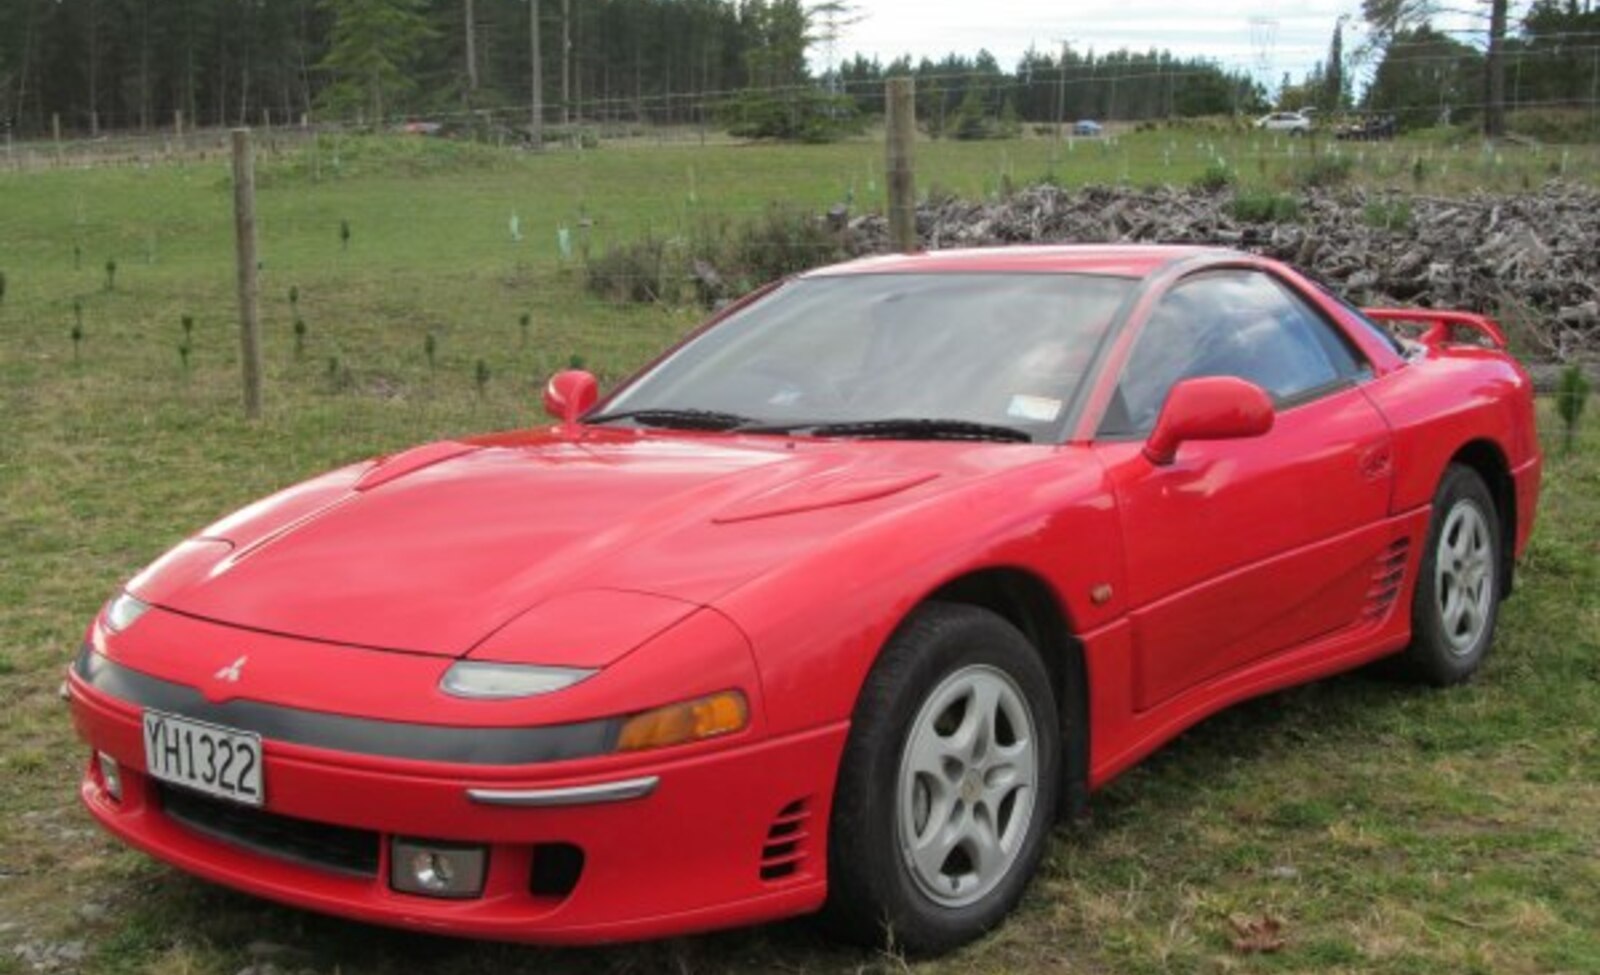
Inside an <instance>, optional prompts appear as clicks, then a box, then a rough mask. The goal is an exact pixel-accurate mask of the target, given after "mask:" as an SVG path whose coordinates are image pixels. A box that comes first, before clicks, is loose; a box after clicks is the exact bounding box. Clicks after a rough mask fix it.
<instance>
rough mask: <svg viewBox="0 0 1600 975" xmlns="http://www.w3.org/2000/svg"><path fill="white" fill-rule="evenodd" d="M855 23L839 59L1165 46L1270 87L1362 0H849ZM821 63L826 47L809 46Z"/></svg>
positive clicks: (1359, 28) (1008, 61)
mask: <svg viewBox="0 0 1600 975" xmlns="http://www.w3.org/2000/svg"><path fill="white" fill-rule="evenodd" d="M850 2H853V3H854V5H855V6H856V7H857V8H858V10H857V14H856V16H859V17H860V18H861V19H860V22H859V23H855V24H852V25H850V26H848V27H845V28H844V30H843V31H842V36H841V37H840V39H839V42H838V44H837V55H838V57H839V58H840V59H841V60H844V59H848V58H849V57H851V56H852V55H854V54H856V53H858V52H859V53H861V54H864V55H866V56H867V57H868V58H871V57H874V56H876V57H877V58H879V59H880V60H882V61H883V62H884V63H888V62H889V61H891V60H893V59H894V58H896V57H898V56H899V55H901V54H906V53H909V54H911V55H912V57H913V59H920V58H921V57H922V56H923V55H927V56H928V57H931V58H934V59H938V58H939V57H941V56H943V55H945V54H948V53H950V52H952V51H953V52H956V53H959V54H966V55H972V54H976V53H977V51H978V49H979V48H985V49H987V50H988V51H989V53H991V54H993V55H994V56H995V58H996V60H998V61H999V62H1000V65H1001V66H1002V67H1003V68H1006V69H1007V70H1010V69H1012V68H1014V67H1015V66H1016V63H1017V60H1018V59H1019V58H1020V57H1021V56H1022V53H1023V52H1024V51H1026V50H1027V49H1028V48H1029V46H1030V45H1031V46H1037V47H1038V48H1039V49H1040V50H1052V49H1055V48H1057V47H1059V45H1060V44H1061V42H1062V41H1063V40H1067V41H1070V42H1071V43H1072V45H1073V47H1075V48H1091V47H1092V48H1094V49H1095V50H1097V51H1106V50H1115V49H1117V48H1120V47H1128V48H1132V49H1135V50H1146V49H1149V48H1151V47H1155V48H1168V49H1170V50H1171V51H1172V52H1173V53H1174V54H1177V55H1180V56H1189V55H1200V56H1204V57H1209V58H1214V59H1216V60H1217V61H1220V62H1222V63H1223V64H1224V65H1226V66H1228V67H1239V68H1244V69H1247V70H1249V71H1251V72H1252V73H1254V74H1256V75H1257V77H1258V78H1259V79H1260V80H1261V81H1263V82H1266V83H1268V84H1269V85H1275V84H1276V83H1277V81H1278V79H1280V78H1281V77H1282V76H1283V73H1284V72H1285V71H1288V72H1290V73H1291V74H1292V75H1293V76H1294V77H1295V78H1296V79H1298V78H1299V77H1300V76H1301V75H1303V74H1304V73H1305V72H1306V71H1308V70H1309V69H1310V68H1311V66H1312V65H1313V64H1315V63H1316V62H1318V61H1320V60H1322V59H1323V58H1325V57H1326V56H1327V53H1328V41H1329V39H1330V38H1331V37H1332V34H1333V25H1334V23H1335V22H1336V21H1337V20H1338V18H1339V16H1340V15H1341V14H1350V15H1351V22H1350V24H1349V25H1348V26H1347V27H1346V34H1345V49H1346V50H1347V51H1349V50H1353V49H1354V48H1355V47H1356V46H1357V45H1359V44H1360V42H1361V40H1362V37H1363V34H1364V31H1363V25H1362V23H1361V18H1360V9H1361V3H1360V0H1299V2H1280V0H1189V2H1183V0H1053V2H1048V0H980V2H970V0H967V2H961V3H957V2H954V0H850ZM812 56H813V59H814V60H815V61H818V62H821V63H820V64H818V65H817V67H826V62H827V53H826V52H825V51H823V50H821V49H815V50H813V54H812Z"/></svg>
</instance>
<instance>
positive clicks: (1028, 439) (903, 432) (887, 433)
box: [746, 416, 1033, 443]
mask: <svg viewBox="0 0 1600 975" xmlns="http://www.w3.org/2000/svg"><path fill="white" fill-rule="evenodd" d="M800 430H804V431H805V432H806V433H809V434H812V435H813V436H818V437H883V438H885V439H905V440H999V441H1002V442H1005V443H1032V442H1033V437H1032V436H1031V435H1030V434H1028V433H1025V432H1023V431H1021V430H1018V429H1017V428H1016V427H1007V426H1001V425H999V424H996V423H977V422H974V421H972V420H952V419H944V418H940V417H922V416H907V417H889V418H886V419H882V420H844V421H841V422H838V423H817V424H802V425H796V426H793V427H790V428H789V430H779V429H777V428H776V427H763V428H754V429H752V430H749V431H746V432H767V431H770V432H774V433H777V432H790V431H800Z"/></svg>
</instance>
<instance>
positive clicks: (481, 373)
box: [473, 359, 489, 399]
mask: <svg viewBox="0 0 1600 975" xmlns="http://www.w3.org/2000/svg"><path fill="white" fill-rule="evenodd" d="M473 379H474V380H475V381H476V382H477V384H478V398H479V399H483V394H484V393H485V392H487V391H488V388H489V364H488V363H487V362H484V361H483V360H482V359H479V360H478V368H477V369H476V370H475V371H474V372H473Z"/></svg>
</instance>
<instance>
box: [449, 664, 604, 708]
mask: <svg viewBox="0 0 1600 975" xmlns="http://www.w3.org/2000/svg"><path fill="white" fill-rule="evenodd" d="M596 673H597V671H593V670H583V669H580V668H577V667H531V666H525V665H522V664H497V663H485V662H481V661H476V660H463V661H461V662H460V663H457V664H453V665H451V667H450V669H449V670H447V671H445V672H444V677H443V679H441V680H440V681H439V689H440V690H442V691H444V692H445V693H446V694H449V695H450V696H452V697H467V698H476V699H483V700H491V701H494V700H504V699H507V698H516V697H534V696H536V695H539V694H549V693H550V692H551V691H559V690H561V689H562V688H564V687H571V686H572V685H573V684H576V683H578V682H579V681H581V680H585V679H586V678H589V677H592V676H594V674H596Z"/></svg>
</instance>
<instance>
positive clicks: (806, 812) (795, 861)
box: [761, 799, 811, 883]
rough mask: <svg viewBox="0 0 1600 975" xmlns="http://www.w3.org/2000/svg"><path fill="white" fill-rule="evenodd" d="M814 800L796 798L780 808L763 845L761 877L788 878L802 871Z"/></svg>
mask: <svg viewBox="0 0 1600 975" xmlns="http://www.w3.org/2000/svg"><path fill="white" fill-rule="evenodd" d="M810 826H811V801H810V800H809V799H796V800H795V801H794V802H791V803H789V804H788V805H787V806H784V807H783V809H781V810H779V812H778V815H777V816H776V817H775V818H774V819H773V820H772V825H771V826H769V827H768V828H767V841H766V843H764V844H762V846H761V879H762V880H764V881H766V882H767V883H776V882H778V881H781V880H786V879H788V878H789V877H793V876H794V875H795V874H797V873H799V872H800V868H801V867H802V866H804V864H805V860H806V854H807V853H808V851H809V850H810V848H811V829H810Z"/></svg>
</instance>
